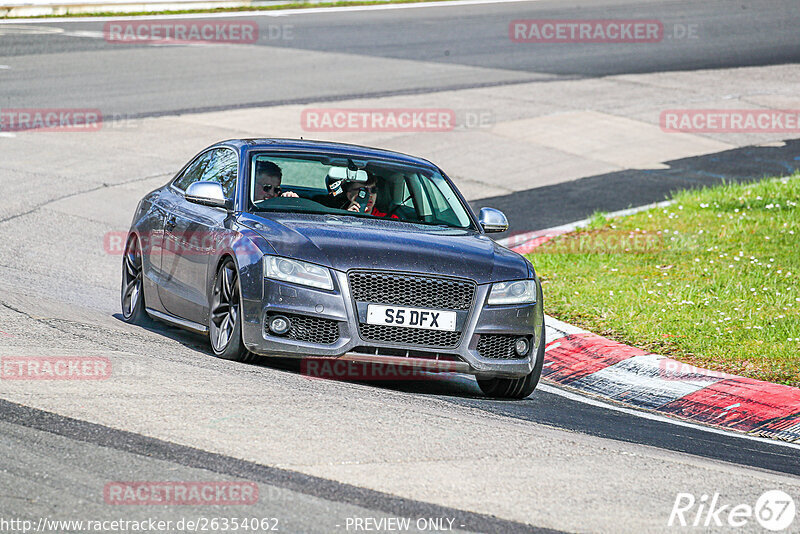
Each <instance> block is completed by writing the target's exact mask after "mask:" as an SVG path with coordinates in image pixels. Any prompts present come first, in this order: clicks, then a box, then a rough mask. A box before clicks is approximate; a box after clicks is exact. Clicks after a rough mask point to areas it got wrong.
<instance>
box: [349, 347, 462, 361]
mask: <svg viewBox="0 0 800 534" xmlns="http://www.w3.org/2000/svg"><path fill="white" fill-rule="evenodd" d="M351 352H357V353H359V354H370V355H375V356H395V357H400V358H421V359H424V360H433V361H439V362H463V361H464V360H462V359H461V358H460V357H459V356H457V355H456V354H447V353H441V352H432V351H429V350H420V349H397V348H391V347H355V348H354V349H353V350H352V351H351Z"/></svg>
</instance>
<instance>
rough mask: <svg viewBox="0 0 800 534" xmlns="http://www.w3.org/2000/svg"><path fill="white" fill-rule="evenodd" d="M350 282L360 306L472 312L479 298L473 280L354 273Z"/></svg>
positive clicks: (349, 276)
mask: <svg viewBox="0 0 800 534" xmlns="http://www.w3.org/2000/svg"><path fill="white" fill-rule="evenodd" d="M348 278H349V281H350V292H351V293H352V295H353V299H355V300H357V301H360V302H374V303H375V304H394V305H397V306H413V307H417V308H437V309H438V308H443V309H448V310H469V309H470V308H471V307H472V300H473V298H474V297H475V284H474V283H473V282H471V281H469V280H454V279H450V278H435V277H431V276H418V275H410V274H396V273H381V272H352V273H350V274H349V275H348Z"/></svg>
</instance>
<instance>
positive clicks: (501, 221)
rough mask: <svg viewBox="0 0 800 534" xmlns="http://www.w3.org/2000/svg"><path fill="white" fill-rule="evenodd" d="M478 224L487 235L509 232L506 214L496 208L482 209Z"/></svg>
mask: <svg viewBox="0 0 800 534" xmlns="http://www.w3.org/2000/svg"><path fill="white" fill-rule="evenodd" d="M478 222H479V223H480V225H481V226H482V227H483V231H484V232H486V233H487V234H491V233H494V232H505V231H506V230H508V219H506V216H505V214H504V213H503V212H502V211H500V210H496V209H494V208H481V213H480V215H479V216H478Z"/></svg>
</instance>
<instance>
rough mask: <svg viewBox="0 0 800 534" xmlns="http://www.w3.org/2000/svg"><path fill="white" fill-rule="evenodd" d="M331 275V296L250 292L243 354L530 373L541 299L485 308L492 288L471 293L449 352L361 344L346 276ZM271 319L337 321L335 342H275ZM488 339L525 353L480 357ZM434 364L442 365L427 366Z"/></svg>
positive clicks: (277, 286)
mask: <svg viewBox="0 0 800 534" xmlns="http://www.w3.org/2000/svg"><path fill="white" fill-rule="evenodd" d="M332 273H333V274H334V279H335V286H336V287H335V288H334V290H333V291H326V290H321V289H315V288H310V287H305V286H299V285H295V284H289V283H285V282H279V281H275V280H271V279H263V288H262V290H261V291H258V292H257V293H256V292H255V291H252V292H251V293H255V295H259V294H260V296H261V298H257V299H244V298H243V300H242V305H243V312H244V313H243V314H242V317H243V319H244V320H243V322H242V338H243V340H244V343H245V346H246V347H247V349H248V350H250V351H252V352H254V353H256V354H260V355H264V356H281V357H295V358H342V359H347V360H353V361H371V362H385V363H387V364H393V365H411V366H417V367H419V366H424V367H425V368H426V369H431V370H436V368H437V367H441V369H439V370H449V371H452V372H463V373H469V374H474V375H477V376H479V377H486V378H488V377H494V376H497V377H509V378H513V377H521V376H525V375H527V374H529V373H530V372H531V371H532V370H533V367H534V365H535V363H536V357H537V354H538V352H539V350H538V349H539V347H540V344H542V343H544V339H542V332H543V328H542V322H543V314H542V304H541V298H539V299H538V302H537V303H536V304H528V305H517V306H486V305H485V303H486V299H487V296H488V292H489V289H490V287H491V284H486V285H478V286H477V287H476V292H475V299H474V301H473V307H472V309H471V310H470V311H469V313H468V314H467V316H466V320H465V322H464V325H463V328H462V335H461V338H460V341H459V342H458V344H457V345H456V346H454V347H447V348H444V347H429V346H422V345H411V344H403V343H390V342H375V341H369V340H364V339H362V338H361V336H360V334H359V317H358V310H357V307H356V305H355V303H354V302H353V300H352V298H351V295H350V289H349V284H348V278H347V274H346V273H343V272H338V271H332ZM251 289H252V290H255V289H256V288H255V287H252V288H251ZM246 294H248V292H246V291H245V292H244V293H243V295H246ZM539 294H540V295H541V292H540V293H539ZM271 314H282V315H289V316H292V315H299V316H306V317H309V318H316V319H321V320H324V321H323V323H326V324H330V323H327V321H336V323H337V327H338V339H336V340H335V341H334V342H332V343H314V342H308V341H300V340H297V339H288V338H286V337H282V336H276V335H274V334H272V333H271V332H269V331H268V329H267V328H265V322H266V320H267V317H268V315H271ZM311 324H313V322H312V323H311ZM488 334H501V335H502V334H507V335H508V334H512V335H514V336H526V337H528V340H529V342H530V349H529V350H528V353H527V355H526V356H525V357H521V358H514V359H501V358H487V357H484V356H482V355H481V353H480V352H479V350H478V343H479V339H480V336H481V335H488ZM404 351H405V353H404ZM439 361H441V362H442V365H439V364H434V363H431V362H439Z"/></svg>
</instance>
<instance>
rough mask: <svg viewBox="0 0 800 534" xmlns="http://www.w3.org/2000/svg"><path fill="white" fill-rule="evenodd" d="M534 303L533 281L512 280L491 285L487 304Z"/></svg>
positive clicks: (534, 283) (534, 284)
mask: <svg viewBox="0 0 800 534" xmlns="http://www.w3.org/2000/svg"><path fill="white" fill-rule="evenodd" d="M534 302H536V281H535V280H514V281H513V282H498V283H496V284H492V291H491V292H490V293H489V300H488V302H487V303H488V304H533V303H534Z"/></svg>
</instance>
